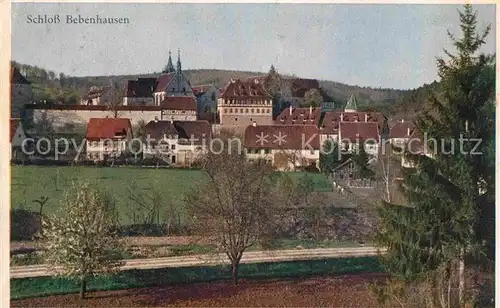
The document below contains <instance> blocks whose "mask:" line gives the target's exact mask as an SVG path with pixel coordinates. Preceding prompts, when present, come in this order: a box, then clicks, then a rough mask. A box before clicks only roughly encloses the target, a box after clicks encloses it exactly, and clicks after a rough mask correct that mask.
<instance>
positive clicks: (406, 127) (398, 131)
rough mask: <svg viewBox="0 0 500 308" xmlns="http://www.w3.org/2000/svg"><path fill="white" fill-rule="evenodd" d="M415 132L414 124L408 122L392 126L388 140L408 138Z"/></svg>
mask: <svg viewBox="0 0 500 308" xmlns="http://www.w3.org/2000/svg"><path fill="white" fill-rule="evenodd" d="M414 130H415V124H413V122H410V121H406V122H398V123H396V124H394V125H393V126H392V127H391V129H390V132H389V138H410V136H411V135H412V133H413V131H414Z"/></svg>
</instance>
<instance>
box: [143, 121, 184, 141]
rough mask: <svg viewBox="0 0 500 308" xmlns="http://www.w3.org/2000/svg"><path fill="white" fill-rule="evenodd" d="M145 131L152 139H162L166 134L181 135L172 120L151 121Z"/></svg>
mask: <svg viewBox="0 0 500 308" xmlns="http://www.w3.org/2000/svg"><path fill="white" fill-rule="evenodd" d="M144 133H145V135H146V136H148V137H149V138H151V139H154V140H160V139H162V138H163V137H164V136H165V135H167V136H174V135H179V133H178V132H177V129H176V128H175V126H174V124H173V123H172V122H171V121H151V122H149V123H148V124H146V126H144Z"/></svg>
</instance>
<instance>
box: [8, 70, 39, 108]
mask: <svg viewBox="0 0 500 308" xmlns="http://www.w3.org/2000/svg"><path fill="white" fill-rule="evenodd" d="M10 97H11V100H12V104H11V106H12V109H11V117H19V116H20V115H21V110H22V109H23V106H24V105H25V104H27V103H30V102H32V101H33V89H32V88H31V82H29V81H28V79H26V78H25V77H24V76H23V75H22V74H21V72H20V71H19V69H18V68H17V67H15V66H11V68H10Z"/></svg>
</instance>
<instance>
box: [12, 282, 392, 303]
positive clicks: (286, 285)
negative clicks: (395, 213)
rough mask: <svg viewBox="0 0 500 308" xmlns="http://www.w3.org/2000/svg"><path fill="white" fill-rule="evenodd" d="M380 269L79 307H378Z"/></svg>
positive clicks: (129, 294) (143, 292)
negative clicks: (376, 294)
mask: <svg viewBox="0 0 500 308" xmlns="http://www.w3.org/2000/svg"><path fill="white" fill-rule="evenodd" d="M383 277H384V276H383V275H382V274H363V275H344V276H337V277H332V276H330V277H316V278H309V279H300V280H296V279H294V280H292V279H290V280H274V281H272V280H267V281H241V282H240V284H239V285H237V286H234V285H231V284H230V283H228V282H216V283H203V284H192V285H178V286H164V287H155V288H144V289H135V290H123V291H110V292H94V293H91V294H89V298H88V299H87V300H86V301H85V303H84V305H83V307H167V306H177V307H257V306H259V307H262V306H265V307H313V306H314V307H318V306H321V307H326V306H328V307H370V308H376V307H380V306H379V305H378V304H377V301H376V299H375V298H374V296H373V295H372V294H371V292H370V291H369V290H368V285H369V284H370V283H374V282H376V281H377V280H380V279H383ZM79 304H80V301H79V299H78V295H62V296H49V297H43V298H34V299H27V300H18V301H13V302H12V303H11V307H78V306H79Z"/></svg>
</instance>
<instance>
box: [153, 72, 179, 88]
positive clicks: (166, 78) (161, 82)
mask: <svg viewBox="0 0 500 308" xmlns="http://www.w3.org/2000/svg"><path fill="white" fill-rule="evenodd" d="M174 75H175V73H169V74H165V75H161V76H160V77H158V79H157V85H156V89H155V92H165V91H166V90H167V87H168V85H169V84H170V82H171V81H172V79H173V78H174Z"/></svg>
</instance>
